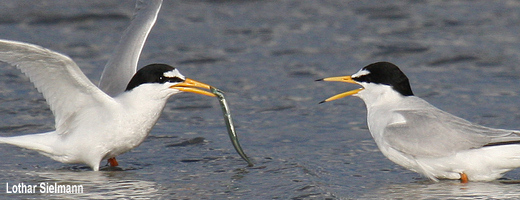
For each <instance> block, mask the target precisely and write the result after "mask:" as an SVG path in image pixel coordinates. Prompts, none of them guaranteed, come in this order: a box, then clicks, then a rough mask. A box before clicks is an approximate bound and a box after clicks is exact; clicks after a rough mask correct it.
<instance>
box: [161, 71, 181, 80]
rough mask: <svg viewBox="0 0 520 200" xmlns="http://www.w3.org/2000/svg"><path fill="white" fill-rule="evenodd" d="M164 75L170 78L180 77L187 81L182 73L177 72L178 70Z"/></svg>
mask: <svg viewBox="0 0 520 200" xmlns="http://www.w3.org/2000/svg"><path fill="white" fill-rule="evenodd" d="M163 75H164V77H168V78H174V77H179V78H180V79H182V80H186V77H184V76H183V75H182V74H181V73H179V71H177V69H174V70H171V71H167V72H164V74H163Z"/></svg>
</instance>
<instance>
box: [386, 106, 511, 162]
mask: <svg viewBox="0 0 520 200" xmlns="http://www.w3.org/2000/svg"><path fill="white" fill-rule="evenodd" d="M428 105H429V106H425V107H426V108H425V109H413V110H396V111H394V113H395V114H396V115H401V116H402V117H403V118H404V119H405V120H404V121H405V122H404V123H396V124H393V125H389V126H387V127H386V128H385V130H384V133H383V135H384V136H383V137H384V140H385V141H387V142H388V143H389V144H390V145H391V146H392V147H394V148H395V149H397V150H398V151H401V152H404V153H406V154H409V155H412V156H446V155H450V154H453V153H455V152H458V151H461V150H468V149H473V148H480V147H483V146H485V145H487V144H491V143H498V142H511V141H520V137H519V132H518V131H513V130H504V129H494V128H488V127H485V126H480V125H476V124H473V123H471V122H469V121H466V120H464V119H462V118H459V117H457V116H454V115H451V114H449V113H447V112H444V111H442V110H440V109H437V108H435V107H434V106H431V105H430V104H428Z"/></svg>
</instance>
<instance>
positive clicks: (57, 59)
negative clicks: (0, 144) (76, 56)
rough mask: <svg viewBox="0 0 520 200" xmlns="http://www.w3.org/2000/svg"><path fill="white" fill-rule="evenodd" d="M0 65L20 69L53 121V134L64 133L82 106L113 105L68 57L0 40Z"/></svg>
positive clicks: (32, 46) (28, 45)
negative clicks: (48, 108) (2, 63)
mask: <svg viewBox="0 0 520 200" xmlns="http://www.w3.org/2000/svg"><path fill="white" fill-rule="evenodd" d="M0 61H2V62H6V63H9V64H11V65H14V66H16V67H17V68H19V69H20V70H21V71H22V72H23V73H24V74H25V75H26V76H28V77H29V79H30V80H31V82H33V83H34V85H35V87H36V88H37V89H38V91H39V92H41V93H42V94H43V96H44V97H45V99H46V100H47V103H48V104H49V106H50V108H51V111H52V112H53V114H54V115H55V117H56V119H55V120H56V121H55V122H56V131H58V133H64V130H66V128H64V126H68V125H67V124H68V123H67V120H70V118H72V117H73V116H74V115H75V113H76V112H77V111H78V110H80V109H82V108H84V107H85V106H88V105H92V104H93V103H98V104H97V105H99V104H100V105H106V103H110V102H112V101H113V99H112V98H110V96H108V95H106V94H105V93H103V92H102V91H101V90H99V88H97V87H96V85H94V84H93V83H92V82H91V81H90V80H89V79H88V78H87V77H86V76H85V75H84V74H83V72H81V70H80V69H79V67H78V66H77V65H76V63H75V62H74V61H72V59H70V58H69V57H67V56H65V55H62V54H59V53H57V52H53V51H51V50H48V49H45V48H42V47H40V46H36V45H32V44H27V43H22V42H15V41H9V40H0Z"/></svg>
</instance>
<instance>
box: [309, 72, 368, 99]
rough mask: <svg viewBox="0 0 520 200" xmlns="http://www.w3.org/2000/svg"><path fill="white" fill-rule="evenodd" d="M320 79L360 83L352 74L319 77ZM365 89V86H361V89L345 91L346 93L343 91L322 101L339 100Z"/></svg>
mask: <svg viewBox="0 0 520 200" xmlns="http://www.w3.org/2000/svg"><path fill="white" fill-rule="evenodd" d="M318 81H339V82H346V83H354V84H358V85H359V83H358V82H356V81H355V80H353V79H352V77H351V76H337V77H329V78H324V79H319V80H318ZM363 89H364V88H359V89H355V90H350V91H348V92H344V93H341V94H337V95H334V96H332V97H329V98H328V99H325V100H324V101H322V102H320V103H325V102H329V101H334V100H337V99H341V98H343V97H347V96H350V95H353V94H357V93H358V92H359V91H361V90H363Z"/></svg>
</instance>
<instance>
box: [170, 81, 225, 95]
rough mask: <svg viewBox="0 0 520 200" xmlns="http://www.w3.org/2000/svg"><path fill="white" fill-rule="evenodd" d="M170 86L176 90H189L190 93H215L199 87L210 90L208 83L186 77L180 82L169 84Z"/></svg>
mask: <svg viewBox="0 0 520 200" xmlns="http://www.w3.org/2000/svg"><path fill="white" fill-rule="evenodd" d="M170 88H172V89H177V90H180V91H183V92H191V93H197V94H202V95H206V96H210V97H216V96H215V94H213V93H211V92H208V91H206V90H201V89H199V88H203V89H207V90H210V88H211V86H210V85H208V84H206V83H202V82H198V81H196V80H193V79H189V78H187V79H186V80H185V81H184V82H182V83H179V84H176V85H172V86H170Z"/></svg>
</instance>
